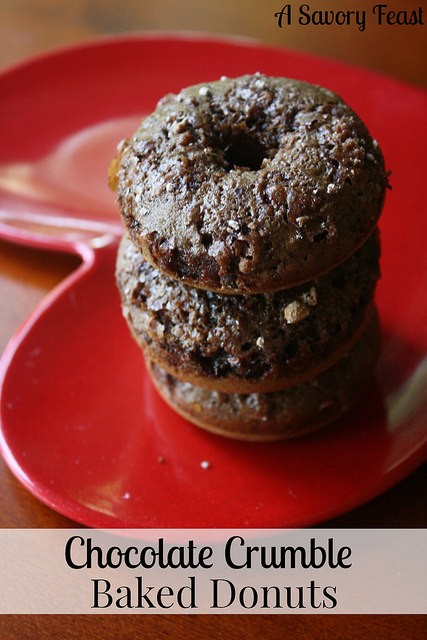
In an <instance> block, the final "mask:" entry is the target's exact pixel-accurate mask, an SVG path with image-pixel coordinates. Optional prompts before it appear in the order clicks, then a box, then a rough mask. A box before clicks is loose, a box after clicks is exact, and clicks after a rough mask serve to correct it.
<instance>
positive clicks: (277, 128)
mask: <svg viewBox="0 0 427 640" xmlns="http://www.w3.org/2000/svg"><path fill="white" fill-rule="evenodd" d="M110 175H111V186H112V188H113V190H114V191H115V192H116V196H117V200H118V203H119V207H120V210H121V213H122V216H123V219H124V222H125V225H126V227H127V229H128V232H129V233H130V236H131V238H132V239H133V241H134V243H135V244H136V245H137V246H139V247H140V249H141V251H142V253H143V255H144V257H145V259H146V260H148V261H149V262H151V264H153V265H154V266H156V267H157V268H158V269H160V270H161V271H163V272H164V273H166V274H168V275H169V276H171V277H173V278H177V279H179V280H181V281H183V282H185V283H187V284H190V285H192V286H195V287H199V288H204V289H211V290H214V291H218V292H222V293H233V294H236V293H245V294H247V293H258V292H268V291H275V290H278V289H283V288H287V287H293V286H295V285H297V284H300V283H302V282H305V281H308V280H310V279H312V278H313V277H315V276H318V275H319V274H321V273H324V272H327V271H329V270H330V269H332V268H333V267H335V266H336V265H337V264H340V263H341V262H343V261H344V260H345V259H346V258H347V257H348V256H350V255H351V254H352V253H354V252H355V251H356V249H358V248H359V246H360V245H361V244H362V243H363V242H364V241H365V240H366V238H367V237H368V236H369V234H370V233H371V231H372V230H373V228H374V226H375V224H376V222H377V220H378V217H379V215H380V213H381V209H382V205H383V201H384V193H385V188H386V186H387V174H386V171H385V169H384V162H383V157H382V154H381V151H380V149H379V147H378V144H377V143H376V142H375V141H374V140H373V139H372V138H371V136H370V135H369V132H368V130H367V128H366V126H365V125H364V124H363V122H362V121H361V120H360V119H359V118H358V116H357V115H356V114H355V113H354V112H353V111H352V110H351V109H350V108H349V107H348V106H347V105H346V104H345V103H344V102H343V101H342V100H341V99H340V98H339V97H338V96H337V95H336V94H334V93H332V92H331V91H328V90H327V89H324V88H321V87H318V86H314V85H310V84H307V83H304V82H299V81H295V80H290V79H286V78H272V77H266V76H263V75H261V74H255V75H248V76H242V77H240V78H236V79H227V78H224V79H221V80H220V81H218V82H211V83H208V84H201V85H196V86H193V87H189V88H186V89H184V90H183V91H181V92H180V93H179V94H178V95H167V96H166V97H165V98H163V99H162V100H161V101H160V102H159V104H158V106H157V109H156V110H155V111H154V113H153V114H151V115H150V116H148V117H147V118H146V119H145V120H144V121H143V122H142V124H141V126H140V127H139V129H138V130H137V131H136V133H135V134H134V135H133V136H132V137H131V138H130V139H129V140H126V141H124V142H123V143H122V145H121V147H120V149H119V157H118V158H117V159H116V160H115V161H113V163H112V167H111V173H110Z"/></svg>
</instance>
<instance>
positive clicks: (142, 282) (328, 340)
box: [116, 233, 380, 393]
mask: <svg viewBox="0 0 427 640" xmlns="http://www.w3.org/2000/svg"><path fill="white" fill-rule="evenodd" d="M379 253H380V250H379V240H378V236H377V234H376V233H375V234H373V235H372V236H371V237H370V238H369V240H368V241H367V242H366V243H365V244H364V246H363V247H362V248H361V249H359V250H358V251H357V252H356V253H355V254H353V256H352V257H350V258H349V259H348V260H347V261H346V262H345V263H344V264H342V265H341V266H339V267H337V268H335V269H333V270H332V271H330V272H328V273H327V274H326V275H324V276H322V277H320V278H316V279H314V280H312V281H310V282H309V283H306V284H304V285H299V286H298V287H294V288H292V289H286V290H283V291H278V292H275V293H268V294H255V295H250V296H243V295H221V294H219V293H216V292H211V291H205V290H202V289H196V288H194V287H189V286H187V285H185V284H183V283H181V282H177V281H175V280H173V279H171V278H169V277H168V276H165V275H164V274H162V273H161V272H160V271H158V270H157V269H155V268H154V267H152V266H151V265H150V264H149V263H148V262H146V261H145V260H144V259H143V257H142V256H141V253H140V251H139V250H138V248H137V247H136V246H135V245H134V244H133V242H132V241H131V240H130V239H129V238H128V237H127V236H125V237H124V239H123V240H122V243H121V247H120V250H119V254H118V261H117V271H116V277H117V284H118V287H119V291H120V294H121V298H122V308H123V313H124V316H125V318H126V320H127V322H128V324H129V327H130V329H131V331H132V333H133V335H134V337H135V339H136V340H137V342H138V343H139V344H140V345H141V347H142V348H143V349H144V352H145V354H146V356H147V357H148V358H149V359H150V360H154V361H156V362H157V364H159V365H160V366H161V367H162V368H163V369H165V370H167V371H168V372H169V373H171V374H172V375H173V376H175V377H176V378H179V379H181V380H185V381H188V382H191V383H192V384H194V385H197V386H200V387H205V388H210V389H215V390H218V391H224V392H229V393H236V392H238V393H248V392H250V391H252V390H256V391H260V392H266V391H275V390H277V389H283V388H284V387H288V386H291V385H294V384H296V383H300V382H302V381H304V380H306V379H307V378H309V377H312V376H314V375H316V374H317V373H319V372H320V371H322V370H324V369H326V368H328V367H329V366H330V365H331V364H332V363H333V362H335V361H336V360H338V359H339V357H340V356H341V355H342V353H343V350H345V349H347V348H348V346H349V345H350V344H352V343H354V342H355V341H356V340H357V338H358V335H359V334H360V332H361V331H362V330H363V327H364V324H365V322H366V319H367V315H368V313H369V311H370V306H371V303H372V300H373V296H374V290H375V285H376V282H377V279H378V277H379V264H378V260H379Z"/></svg>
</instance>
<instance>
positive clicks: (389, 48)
mask: <svg viewBox="0 0 427 640" xmlns="http://www.w3.org/2000/svg"><path fill="white" fill-rule="evenodd" d="M283 4H284V3H283V2H278V1H277V2H276V1H275V0H267V1H263V0H229V1H228V2H226V3H225V2H224V3H222V2H216V3H214V2H208V1H203V0H202V1H201V0H187V1H183V2H176V0H139V1H136V0H135V1H132V0H123V1H122V2H120V3H119V2H116V1H115V0H73V2H66V1H65V0H59V1H58V0H14V1H13V2H3V3H1V7H0V42H1V47H0V68H3V67H5V66H7V65H9V64H11V63H15V62H17V61H19V60H22V59H24V58H27V57H29V56H32V55H34V54H37V53H40V52H43V51H46V50H49V49H52V48H54V47H58V46H62V45H64V44H72V43H76V42H79V41H85V40H88V39H90V38H92V37H95V36H99V35H102V34H111V33H119V32H126V31H144V30H152V29H156V30H158V29H163V30H175V29H179V30H183V29H184V30H197V31H203V32H212V33H230V34H238V35H245V36H250V37H255V38H257V39H259V40H261V41H263V42H267V43H270V44H275V45H279V46H286V47H290V48H295V49H299V50H305V51H310V52H313V53H318V54H322V55H326V56H328V57H334V58H337V59H341V60H345V61H349V62H352V63H357V64H360V65H363V66H366V67H369V68H372V69H376V70H378V71H382V72H385V73H388V74H390V75H393V76H395V77H397V78H400V79H402V80H405V81H409V82H411V83H413V84H417V85H419V86H422V87H427V73H426V65H425V60H426V58H427V55H426V54H427V50H426V38H425V27H424V26H400V27H399V26H396V25H395V26H390V25H382V26H381V27H380V26H375V25H374V24H369V25H368V26H369V28H368V27H367V28H366V30H365V31H364V32H360V31H359V30H358V29H357V28H355V27H353V26H348V27H338V26H337V27H328V28H325V27H319V26H318V27H307V26H306V27H298V26H297V25H292V26H291V27H290V28H288V29H287V30H285V31H284V30H283V29H279V27H278V25H277V19H276V18H275V17H274V13H275V12H276V11H280V9H281V8H282V6H283ZM418 4H419V5H422V3H421V2H420V3H418ZM418 4H417V3H416V2H415V3H414V7H415V6H418ZM295 5H296V3H295ZM356 5H357V6H356ZM388 5H389V8H390V9H395V10H398V9H401V8H408V6H409V3H408V2H403V0H402V1H401V2H400V5H402V6H400V5H399V3H398V2H389V3H388ZM311 7H312V9H313V10H314V9H325V8H329V9H331V8H332V9H344V10H347V9H354V8H357V9H363V8H364V9H366V10H367V11H370V10H371V7H372V3H371V2H369V1H368V0H365V1H362V2H360V0H358V2H357V3H355V2H350V1H347V0H342V1H341V2H336V1H335V0H330V1H329V2H323V1H322V0H317V2H312V3H311ZM411 8H412V6H411ZM0 144H1V142H0ZM75 266H76V260H75V259H74V258H72V257H70V256H64V255H60V254H55V253H48V252H43V251H39V250H34V249H29V248H25V247H20V246H15V245H12V244H8V243H6V242H1V241H0V300H1V304H0V351H1V350H3V348H4V347H5V345H6V343H7V341H8V339H9V338H10V337H11V335H12V334H13V333H14V332H15V331H16V329H17V328H18V326H19V325H20V323H21V322H22V321H23V320H24V319H25V318H26V317H27V315H28V314H29V313H30V312H31V311H32V309H34V307H35V305H36V304H37V303H38V302H39V301H40V300H41V299H42V298H43V297H44V295H45V294H46V293H47V292H48V291H49V290H50V289H51V288H52V287H53V286H54V285H55V284H56V283H57V282H59V281H61V280H62V279H63V278H64V276H65V275H67V274H68V273H69V272H70V271H72V270H73V269H74V268H75ZM424 471H425V469H424V470H423V469H421V470H418V471H416V472H415V473H413V474H412V475H411V476H410V477H408V478H407V479H405V480H403V481H402V482H401V483H400V484H399V485H397V486H396V487H394V488H393V489H391V490H390V491H388V492H387V493H385V494H383V495H382V496H380V497H378V498H376V499H375V500H373V501H371V502H370V503H368V504H366V505H364V506H363V507H360V508H359V509H356V510H354V511H352V512H351V513H348V514H345V515H343V516H342V517H340V518H337V519H335V520H334V521H333V522H332V521H331V522H328V523H325V526H334V527H356V528H357V527H424V528H425V527H426V526H427V511H426V507H425V495H426V490H427V477H426V474H425V473H424ZM0 483H1V492H0V527H12V528H13V527H72V526H75V524H74V523H73V522H71V521H69V520H67V519H66V518H64V517H62V516H60V515H58V514H57V513H55V512H54V511H52V510H50V509H49V508H48V507H45V506H44V505H42V504H41V503H39V502H38V501H37V500H36V499H35V498H33V497H32V496H31V495H30V494H29V493H28V492H27V491H26V490H25V489H24V488H23V487H22V486H21V485H20V484H19V483H18V481H17V480H15V478H14V477H13V476H12V475H11V473H10V472H9V471H8V469H7V468H6V466H5V464H4V462H3V461H2V460H0ZM426 632H427V629H426V623H425V619H424V618H422V617H420V616H300V615H298V616H295V615H292V616H274V615H268V616H227V615H223V616H184V615H182V616H181V615H180V616H143V617H140V616H133V615H132V616H48V617H46V616H3V617H1V618H0V637H1V638H2V639H3V640H9V639H14V640H15V639H18V638H19V639H20V640H21V639H22V640H25V639H27V638H28V639H33V638H34V639H35V638H37V639H39V640H41V639H47V638H63V639H67V640H68V639H69V638H82V639H84V638H89V637H90V638H92V639H93V640H98V639H101V638H102V639H103V640H108V639H110V638H144V639H147V640H151V639H153V640H154V639H159V640H161V639H163V638H189V639H193V638H194V639H196V638H197V639H202V638H224V639H230V640H233V639H237V638H239V639H251V638H272V639H275V638H288V637H291V636H292V638H294V639H296V640H298V639H299V638H301V639H308V638H316V639H322V638H328V639H329V640H333V639H335V638H336V639H338V638H339V639H340V640H351V639H353V638H354V639H356V638H362V637H367V638H370V639H371V638H373V639H374V638H378V639H384V640H385V639H386V638H387V640H391V639H396V640H397V639H399V640H400V639H407V640H417V639H418V638H419V639H421V638H425V637H426V635H425V634H426Z"/></svg>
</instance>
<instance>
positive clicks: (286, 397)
mask: <svg viewBox="0 0 427 640" xmlns="http://www.w3.org/2000/svg"><path fill="white" fill-rule="evenodd" d="M378 345H379V328H378V320H377V317H376V315H375V313H374V314H373V316H372V317H371V320H370V322H369V324H368V327H367V329H366V331H365V332H364V333H363V334H362V336H361V338H360V339H359V340H358V342H357V343H356V344H355V345H354V347H353V348H352V349H351V350H350V351H349V352H348V353H346V354H345V355H344V356H343V357H342V358H341V359H340V360H339V361H338V362H337V363H336V364H335V365H333V366H332V367H331V368H329V369H327V370H326V371H324V372H323V373H321V374H320V375H318V376H315V377H314V378H312V379H311V380H309V381H307V382H305V383H304V384H301V385H296V386H294V387H290V388H289V389H284V390H283V391H277V392H274V393H259V392H254V393H250V394H237V393H234V394H228V393H221V392H219V391H212V390H208V389H202V388H200V387H195V386H194V385H192V384H190V383H189V382H182V381H180V380H177V379H176V378H174V377H173V376H171V375H169V374H168V373H166V372H165V371H163V370H162V369H161V368H160V367H158V366H157V365H155V364H153V363H151V364H149V371H150V374H151V377H152V380H153V382H154V384H155V386H156V387H157V389H158V391H159V392H160V394H161V395H162V396H163V398H164V399H165V400H166V402H167V403H168V404H170V405H171V407H173V408H174V409H175V410H176V411H177V412H178V413H180V414H181V415H183V416H184V417H185V418H187V419H188V420H190V421H191V422H193V423H195V424H197V425H198V426H199V427H202V428H203V429H206V430H208V431H212V432H214V433H218V434H221V435H223V436H227V437H229V438H237V439H241V440H254V441H272V440H284V439H290V438H295V437H299V436H302V435H305V434H307V433H310V432H312V431H316V430H317V429H320V428H321V427H323V426H325V425H327V424H329V423H330V422H332V421H333V420H336V419H337V418H339V417H341V416H342V415H343V414H344V413H345V412H346V411H348V409H349V408H350V407H351V406H352V405H354V403H355V402H356V401H357V400H358V399H359V397H360V395H361V394H362V393H363V391H364V390H365V389H366V388H367V386H368V385H369V383H370V381H371V376H372V369H373V367H374V364H375V360H376V357H377V354H378V348H379V346H378Z"/></svg>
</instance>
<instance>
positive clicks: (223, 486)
mask: <svg viewBox="0 0 427 640" xmlns="http://www.w3.org/2000/svg"><path fill="white" fill-rule="evenodd" d="M258 70H259V71H262V72H264V73H267V74H271V75H285V76H291V77H296V78H301V79H305V80H309V81H312V82H316V83H319V84H323V85H325V86H328V87H329V88H331V89H334V90H336V91H338V92H339V93H340V94H341V95H342V97H343V98H344V99H346V100H347V101H348V102H349V103H350V104H351V105H352V106H353V108H354V109H355V110H356V111H358V112H359V114H360V115H361V116H362V118H363V119H364V120H365V121H366V122H367V124H368V126H369V127H370V129H371V132H372V133H373V135H374V136H375V137H376V138H377V139H378V140H379V142H380V144H381V146H382V148H383V150H384V153H385V156H386V159H387V165H388V167H389V168H390V169H391V170H392V172H393V173H392V184H393V190H392V192H391V193H390V194H389V195H388V199H387V203H386V208H385V212H384V215H383V218H382V222H381V229H382V240H383V259H382V270H383V277H382V280H381V283H380V286H379V289H378V295H377V302H378V306H379V309H380V313H381V318H382V322H383V335H384V340H383V348H382V353H381V358H380V362H379V365H378V368H377V372H376V377H375V382H374V384H373V385H372V387H371V389H370V392H369V393H368V394H367V395H366V396H365V397H364V399H363V402H362V403H361V404H360V406H359V407H358V408H357V409H356V410H355V411H353V412H352V413H351V414H350V415H348V416H347V417H346V418H345V419H344V420H342V421H341V423H339V424H336V425H334V426H333V427H331V428H329V429H326V430H324V431H322V432H320V433H318V434H316V435H313V436H310V437H306V438H304V439H302V440H299V441H295V442H291V443H283V444H264V445H263V444H251V443H241V442H234V441H229V440H225V439H222V438H220V437H217V436H214V435H210V434H208V433H205V432H203V431H201V430H199V429H197V428H196V427H193V426H192V425H191V424H189V423H187V422H185V421H184V420H183V419H182V418H180V417H179V416H178V415H176V414H175V413H174V412H173V411H172V410H171V409H169V408H168V407H167V406H166V405H165V404H164V402H163V401H162V400H161V399H160V398H159V396H158V395H157V393H156V391H155V390H154V389H153V387H152V385H151V383H150V381H149V380H148V378H147V375H146V372H145V369H144V365H143V361H142V357H141V354H140V352H139V350H138V348H137V347H136V346H135V344H134V343H133V341H132V340H131V338H130V337H129V334H128V331H127V328H126V326H125V324H124V321H123V319H122V317H121V313H120V308H119V300H118V295H117V293H116V289H115V284H114V277H113V271H114V258H115V250H116V243H117V237H118V235H119V234H120V222H119V219H118V215H117V213H116V210H115V206H114V203H113V198H112V196H111V195H110V194H109V192H108V189H107V187H106V184H105V183H106V174H107V167H108V162H109V159H110V158H111V157H112V156H113V154H114V148H115V145H116V143H117V142H118V140H119V139H120V138H121V137H123V136H124V135H126V134H128V133H130V132H131V131H132V130H133V128H134V126H135V124H136V121H137V120H138V119H139V118H140V117H141V116H142V114H143V113H146V112H148V111H150V110H151V109H153V107H154V106H155V104H156V101H157V100H158V98H160V97H161V96H162V95H163V94H165V93H166V92H168V91H176V90H178V89H180V88H181V87H182V86H185V85H188V84H191V83H194V82H202V81H209V80H213V79H217V78H218V77H219V76H221V75H223V74H225V75H229V76H235V75H240V74H242V73H251V72H255V71H258ZM0 101H1V104H2V120H1V124H0V138H1V140H2V145H1V149H0V189H1V191H0V205H1V206H0V233H1V235H2V236H3V237H5V238H10V239H11V240H14V241H20V242H25V243H30V244H33V245H39V246H48V247H52V248H54V249H63V250H66V251H74V252H77V253H79V254H80V255H81V256H82V258H83V263H82V266H81V267H80V269H79V270H78V271H77V272H75V273H74V274H73V275H72V276H71V277H69V278H68V279H67V280H66V281H65V282H64V283H63V284H62V285H61V286H60V287H58V288H57V289H56V290H55V291H54V292H52V294H51V295H50V296H48V298H47V299H46V300H45V301H44V303H43V304H42V305H41V307H40V308H39V309H38V310H37V311H36V312H35V313H34V314H33V316H32V317H31V318H30V319H29V320H28V322H27V323H26V324H25V326H24V327H23V328H22V329H21V330H20V331H19V333H18V334H17V335H16V336H15V338H14V339H13V340H12V342H11V343H10V345H9V347H8V348H7V350H6V352H5V354H4V356H3V359H2V362H1V407H0V408H1V449H2V452H3V455H4V457H5V459H6V461H7V463H8V464H9V466H10V468H11V469H12V471H13V472H14V473H15V474H16V476H17V477H18V478H19V479H20V480H21V481H22V482H23V483H24V485H25V486H26V487H27V488H28V489H29V490H30V491H31V492H32V493H33V494H35V495H36V496H38V497H39V498H40V499H41V500H42V501H43V502H45V503H47V504H48V505H50V506H51V507H52V508H54V509H56V510H57V511H59V512H60V513H62V514H64V515H66V516H68V517H70V518H72V519H73V520H76V521H77V522H80V523H83V524H85V525H90V526H96V527H110V526H111V527H192V528H195V527H286V526H292V527H297V526H303V525H309V524H314V523H318V522H321V521H322V520H326V519H328V518H330V517H332V516H335V515H337V514H339V513H342V512H344V511H345V510H347V509H350V508H352V507H355V506H356V505H359V504H361V503H363V502H364V501H366V500H368V499H370V498H372V497H373V496H375V495H377V494H378V493H380V492H381V491H384V490H385V489H387V488H388V487H390V486H391V485H392V484H394V483H396V482H397V481H399V480H400V479H401V478H402V477H403V476H405V475H406V474H408V473H409V472H411V471H412V470H413V469H414V468H415V467H416V466H417V465H419V464H420V463H421V462H422V461H423V460H425V457H426V450H427V444H426V432H427V429H426V424H427V392H426V387H427V383H426V380H427V361H426V353H427V296H426V292H425V291H426V283H427V278H426V276H427V261H426V257H425V256H426V253H425V238H426V232H427V218H426V215H425V211H424V210H423V209H424V207H425V204H423V203H424V197H423V195H422V194H423V191H424V182H425V174H426V163H425V157H426V154H425V139H426V136H425V133H426V132H425V131H424V132H422V131H421V129H422V127H425V122H426V113H427V97H426V94H425V93H424V92H422V91H421V90H417V89H415V88H412V87H410V86H406V85H403V84H401V83H398V82H396V81H394V80H391V79H388V78H385V77H381V76H378V75H375V74H373V73H369V72H367V71H364V70H361V69H358V68H352V67H347V66H343V65H341V64H338V63H334V62H330V61H325V60H321V59H318V58H313V57H310V56H305V55H301V54H296V53H292V52H289V51H285V50H277V49H271V48H266V47H262V46H259V45H256V44H252V43H247V42H241V41H217V40H206V39H201V38H189V37H187V36H186V37H179V36H176V37H169V36H167V37H160V36H146V37H143V38H139V37H135V38H128V39H116V40H107V41H99V42H96V43H94V44H89V45H84V46H81V47H78V48H75V49H71V50H66V51H62V52H59V53H55V54H53V55H49V56H46V57H43V58H39V59H37V60H34V61H32V62H29V63H27V64H25V65H23V66H20V67H17V68H16V69H12V70H10V71H8V72H6V73H4V74H3V75H2V76H1V77H0ZM203 461H207V462H208V463H209V465H208V468H204V467H205V466H206V465H202V464H201V463H202V462H203Z"/></svg>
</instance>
